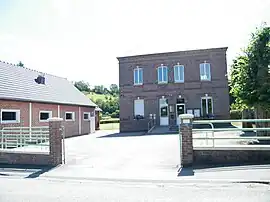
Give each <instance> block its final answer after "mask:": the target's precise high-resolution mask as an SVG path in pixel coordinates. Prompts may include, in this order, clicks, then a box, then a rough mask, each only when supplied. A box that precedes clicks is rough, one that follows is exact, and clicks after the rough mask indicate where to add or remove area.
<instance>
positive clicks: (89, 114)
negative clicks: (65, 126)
mask: <svg viewBox="0 0 270 202" xmlns="http://www.w3.org/2000/svg"><path fill="white" fill-rule="evenodd" d="M85 114H88V119H85V118H84V115H85ZM90 116H91V113H90V112H83V120H84V121H89V120H90Z"/></svg>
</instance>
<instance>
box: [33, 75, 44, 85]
mask: <svg viewBox="0 0 270 202" xmlns="http://www.w3.org/2000/svg"><path fill="white" fill-rule="evenodd" d="M35 82H36V83H38V84H44V85H45V77H44V75H38V77H37V78H36V79H35Z"/></svg>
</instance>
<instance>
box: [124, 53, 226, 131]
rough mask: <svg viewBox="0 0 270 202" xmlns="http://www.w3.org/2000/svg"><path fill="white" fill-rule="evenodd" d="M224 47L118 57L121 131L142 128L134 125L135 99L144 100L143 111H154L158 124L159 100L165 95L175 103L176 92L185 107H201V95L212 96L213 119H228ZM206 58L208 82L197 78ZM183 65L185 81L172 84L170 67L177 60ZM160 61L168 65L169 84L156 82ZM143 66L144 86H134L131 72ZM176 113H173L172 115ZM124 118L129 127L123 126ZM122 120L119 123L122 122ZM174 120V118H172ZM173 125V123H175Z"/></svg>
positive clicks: (147, 112) (171, 102) (171, 68)
mask: <svg viewBox="0 0 270 202" xmlns="http://www.w3.org/2000/svg"><path fill="white" fill-rule="evenodd" d="M226 50H227V49H226V48H217V49H206V50H195V51H180V52H174V53H158V54H150V55H141V56H132V57H124V58H119V86H120V92H121V93H120V131H127V130H129V131H136V129H137V128H139V129H142V128H145V126H144V122H141V123H142V125H140V126H139V127H138V126H137V124H134V123H135V122H134V120H133V116H134V104H133V103H134V100H135V99H137V97H140V98H141V99H144V106H145V107H144V109H145V111H144V114H145V117H147V119H148V116H149V114H150V113H151V114H156V118H157V119H156V123H157V125H159V124H160V123H159V122H160V117H159V114H160V112H159V99H160V98H161V97H162V96H165V98H166V99H168V101H169V103H170V104H173V105H174V106H175V104H176V99H177V98H178V96H179V95H181V96H182V97H183V98H185V104H186V109H187V110H188V109H193V110H194V109H201V97H203V96H205V94H208V96H211V97H212V99H213V105H212V106H213V109H214V110H213V111H214V115H215V117H216V119H228V118H229V91H228V79H227V77H226V76H225V75H226V74H227V64H226ZM204 61H207V62H209V63H210V64H211V81H210V82H209V81H200V71H199V65H200V63H203V62H204ZM178 62H179V63H180V64H181V65H184V66H185V76H184V77H185V82H184V83H175V82H174V72H173V66H174V65H176V64H177V63H178ZM160 64H163V65H164V66H167V67H168V69H169V70H168V84H157V83H156V81H157V70H156V68H157V67H158V66H159V65H160ZM137 66H139V67H141V68H143V85H142V86H134V83H133V82H134V81H133V80H134V78H133V76H134V75H133V71H134V69H135V68H136V67H137ZM175 115H176V114H175ZM123 121H125V122H126V123H127V124H128V126H125V125H124V123H123ZM121 122H122V124H121ZM174 122H176V120H174ZM171 123H172V122H171ZM175 124H176V123H175Z"/></svg>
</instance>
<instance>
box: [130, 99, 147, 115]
mask: <svg viewBox="0 0 270 202" xmlns="http://www.w3.org/2000/svg"><path fill="white" fill-rule="evenodd" d="M138 101H142V102H143V112H142V114H137V113H136V104H135V103H136V102H138ZM133 103H134V117H136V116H137V115H141V116H143V117H144V111H145V106H144V99H136V100H134V101H133Z"/></svg>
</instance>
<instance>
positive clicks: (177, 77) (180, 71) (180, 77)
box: [174, 64, 184, 82]
mask: <svg viewBox="0 0 270 202" xmlns="http://www.w3.org/2000/svg"><path fill="white" fill-rule="evenodd" d="M174 82H184V65H179V64H177V65H175V66H174Z"/></svg>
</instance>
